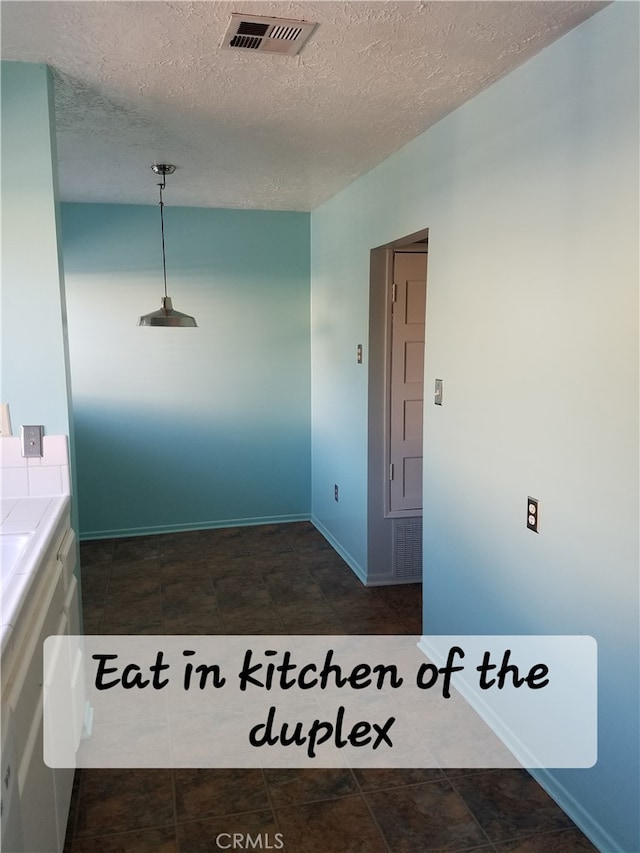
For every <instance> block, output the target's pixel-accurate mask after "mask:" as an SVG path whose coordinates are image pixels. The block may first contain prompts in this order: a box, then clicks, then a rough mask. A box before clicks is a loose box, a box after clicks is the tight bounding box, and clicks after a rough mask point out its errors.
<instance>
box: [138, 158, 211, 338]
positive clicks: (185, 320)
mask: <svg viewBox="0 0 640 853" xmlns="http://www.w3.org/2000/svg"><path fill="white" fill-rule="evenodd" d="M151 168H152V169H153V171H154V172H155V173H156V175H162V183H161V184H158V186H159V187H160V231H161V235H162V272H163V275H164V296H163V297H162V299H161V300H160V301H161V307H160V308H159V309H158V310H157V311H152V312H151V313H150V314H143V315H142V317H140V319H139V320H138V325H139V326H190V327H191V328H193V327H194V326H197V325H198V324H197V323H196V319H195V317H192V316H191V315H190V314H183V313H182V311H176V310H175V309H174V307H173V304H172V302H171V297H170V296H167V261H166V257H165V251H164V200H163V198H162V191H163V190H164V188H165V186H166V176H167V175H172V174H173V173H174V172H175V170H176V167H175V166H170V165H167V164H165V163H158V164H156V165H154V166H152V167H151Z"/></svg>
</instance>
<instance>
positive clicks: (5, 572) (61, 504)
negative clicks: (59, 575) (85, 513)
mask: <svg viewBox="0 0 640 853" xmlns="http://www.w3.org/2000/svg"><path fill="white" fill-rule="evenodd" d="M69 502H70V498H69V496H68V495H56V496H53V497H44V498H3V499H2V500H1V501H0V544H1V545H2V556H1V559H2V578H1V581H0V608H1V614H0V625H1V627H2V641H1V645H2V649H3V650H4V648H5V644H6V641H7V638H8V636H9V634H10V633H11V630H12V628H13V627H14V625H15V623H16V620H17V618H18V615H19V613H20V609H21V606H22V604H23V602H24V601H25V599H26V597H27V595H28V593H29V590H30V588H31V586H32V584H33V582H34V580H35V578H36V575H37V573H38V570H39V568H40V565H41V562H42V558H43V557H44V555H45V552H46V551H47V549H48V548H49V546H50V545H51V541H52V538H53V536H54V535H55V534H57V532H58V527H59V524H60V522H61V520H62V519H63V518H64V517H65V515H66V512H67V510H68V507H69Z"/></svg>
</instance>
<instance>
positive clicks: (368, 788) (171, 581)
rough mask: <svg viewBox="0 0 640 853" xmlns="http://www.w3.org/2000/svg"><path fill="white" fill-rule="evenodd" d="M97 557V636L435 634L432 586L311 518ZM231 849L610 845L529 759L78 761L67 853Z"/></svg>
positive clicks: (88, 561) (528, 851) (337, 852)
mask: <svg viewBox="0 0 640 853" xmlns="http://www.w3.org/2000/svg"><path fill="white" fill-rule="evenodd" d="M81 558H82V586H83V605H84V626H85V631H86V633H88V634H120V633H122V634H405V633H406V634H420V633H421V627H422V626H421V597H420V586H419V585H418V584H410V585H404V586H394V587H378V588H365V587H363V586H362V584H361V583H360V581H359V580H358V579H357V578H356V577H355V576H354V575H353V573H352V572H351V570H350V569H349V568H348V566H347V565H346V564H345V563H344V562H343V561H342V559H341V558H340V557H339V555H338V554H336V552H335V551H334V550H333V549H332V548H331V547H330V546H329V545H328V544H327V542H326V541H325V540H324V538H323V537H322V536H321V535H320V534H319V533H318V532H317V531H316V530H315V529H314V528H313V526H312V525H311V524H309V523H306V522H303V523H296V524H286V525H285V524H282V525H269V526H263V527H246V528H237V529H225V530H211V531H199V532H193V533H181V534H173V535H163V536H149V537H142V538H135V539H120V540H108V541H100V542H89V543H83V545H82V546H81ZM233 833H240V834H248V835H244V836H236V838H235V845H236V846H235V847H233V846H232V845H233V843H234V837H233ZM242 845H244V846H242ZM225 849H228V850H231V849H236V850H240V849H260V850H278V849H282V850H284V851H285V853H316V851H317V853H432V851H451V853H453V851H486V853H579V852H580V851H593V850H595V848H594V847H593V845H591V844H590V843H589V841H588V840H587V839H586V838H585V837H584V836H583V835H582V834H581V833H580V832H579V831H578V829H577V828H576V827H575V826H574V825H573V824H572V822H571V821H570V820H569V818H567V817H566V815H565V814H564V813H563V812H562V811H561V810H560V809H559V808H558V807H557V806H556V805H555V803H554V802H553V801H552V800H551V799H550V798H549V797H548V796H547V794H546V793H545V792H544V791H543V789H542V788H540V787H539V785H537V783H536V782H535V781H534V780H533V779H532V778H531V777H530V776H529V774H528V773H526V772H525V771H524V770H484V771H482V770H475V771H465V770H433V769H431V770H426V769H425V770H379V769H371V770H354V771H351V770H343V769H339V770H264V771H263V770H179V769H177V770H170V769H167V770H84V771H82V772H78V773H77V774H76V780H75V786H74V795H73V800H72V809H71V815H70V819H69V828H68V832H67V842H66V846H65V853H216V851H218V850H225Z"/></svg>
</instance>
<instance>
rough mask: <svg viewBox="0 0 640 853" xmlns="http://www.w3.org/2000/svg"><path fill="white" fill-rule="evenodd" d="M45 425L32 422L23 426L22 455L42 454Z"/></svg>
mask: <svg viewBox="0 0 640 853" xmlns="http://www.w3.org/2000/svg"><path fill="white" fill-rule="evenodd" d="M43 435H44V427H43V426H42V425H39V424H31V425H29V426H23V427H22V455H23V456H42V455H43V453H42V436H43Z"/></svg>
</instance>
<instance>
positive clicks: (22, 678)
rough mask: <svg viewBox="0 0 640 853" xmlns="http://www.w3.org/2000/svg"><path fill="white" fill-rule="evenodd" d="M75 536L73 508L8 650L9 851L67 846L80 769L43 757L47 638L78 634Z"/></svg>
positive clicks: (39, 852) (55, 851) (5, 837)
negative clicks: (71, 522)
mask: <svg viewBox="0 0 640 853" xmlns="http://www.w3.org/2000/svg"><path fill="white" fill-rule="evenodd" d="M75 556H76V543H75V537H74V534H73V531H72V530H71V528H70V525H69V518H68V515H67V516H64V517H63V518H62V519H61V520H60V521H59V522H58V523H56V524H55V526H54V529H53V530H52V534H51V538H50V541H49V544H48V546H47V548H46V549H45V550H44V551H43V554H42V561H41V563H40V565H39V567H38V569H37V575H36V577H35V579H34V581H33V583H32V584H31V586H30V588H29V590H28V594H27V596H26V598H25V600H24V601H23V602H22V603H21V607H20V609H19V611H18V613H17V617H16V619H15V625H13V626H12V630H11V635H10V641H9V642H7V643H5V648H4V649H3V654H2V671H1V679H2V719H3V733H2V734H3V738H2V767H3V770H4V769H6V768H5V764H6V765H7V766H8V767H9V770H10V773H9V784H7V785H5V786H4V787H3V788H2V795H3V806H2V808H3V815H2V851H3V853H60V851H62V849H63V846H64V838H65V833H66V825H67V818H68V813H69V804H70V800H71V789H72V785H73V770H68V769H65V770H57V769H52V768H50V767H48V766H47V765H46V764H45V763H44V761H43V757H42V741H43V714H42V699H43V690H42V685H43V671H42V667H43V663H42V648H43V643H44V640H45V639H46V638H47V637H48V636H51V635H57V634H69V633H74V634H78V633H79V621H80V615H79V604H78V585H77V580H76V578H75V576H74V574H73V571H74V568H75V562H76V560H75Z"/></svg>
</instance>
